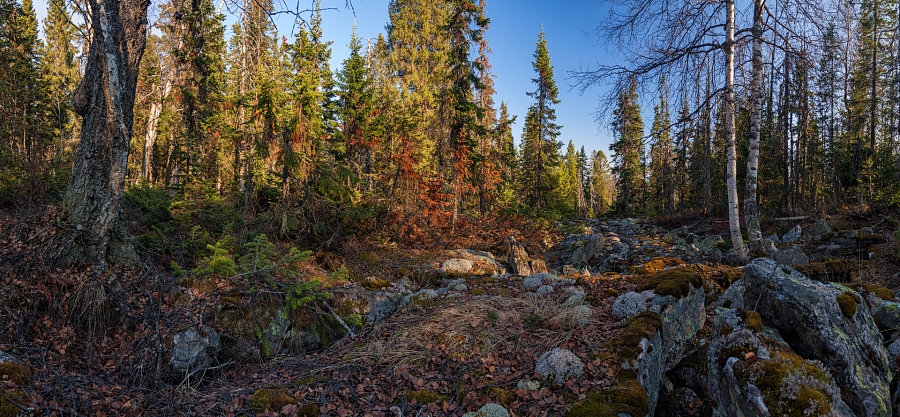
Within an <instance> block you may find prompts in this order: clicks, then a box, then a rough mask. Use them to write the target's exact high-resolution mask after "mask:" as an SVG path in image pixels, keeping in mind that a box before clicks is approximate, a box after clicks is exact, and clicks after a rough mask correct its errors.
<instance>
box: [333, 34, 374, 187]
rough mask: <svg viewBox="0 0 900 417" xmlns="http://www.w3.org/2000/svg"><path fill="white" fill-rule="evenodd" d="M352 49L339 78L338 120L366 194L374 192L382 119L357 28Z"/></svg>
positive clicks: (355, 171) (355, 170) (339, 73)
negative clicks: (374, 171) (380, 122)
mask: <svg viewBox="0 0 900 417" xmlns="http://www.w3.org/2000/svg"><path fill="white" fill-rule="evenodd" d="M349 46H350V56H349V57H347V59H345V60H344V63H343V68H342V69H341V71H340V72H338V74H337V85H336V87H337V91H338V93H337V94H338V99H337V103H336V104H337V119H338V121H339V123H340V129H339V130H340V136H342V140H343V141H344V142H346V144H347V149H348V153H349V157H350V161H351V165H352V167H353V170H354V173H355V175H356V176H358V177H360V178H365V183H366V191H367V192H372V187H373V182H372V181H373V180H372V165H373V157H374V153H375V150H376V148H377V147H378V146H379V145H380V142H381V134H380V132H379V131H378V130H379V129H378V128H379V126H380V124H379V123H378V119H379V118H380V116H379V115H378V112H377V111H376V109H375V96H374V94H375V89H374V86H373V85H372V79H371V77H370V75H369V69H368V68H367V66H366V58H365V57H363V56H362V42H361V41H360V39H359V36H357V34H356V26H354V27H353V35H352V37H351V38H350V45H349Z"/></svg>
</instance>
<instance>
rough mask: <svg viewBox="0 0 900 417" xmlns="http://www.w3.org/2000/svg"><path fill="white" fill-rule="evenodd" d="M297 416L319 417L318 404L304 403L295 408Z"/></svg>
mask: <svg viewBox="0 0 900 417" xmlns="http://www.w3.org/2000/svg"><path fill="white" fill-rule="evenodd" d="M295 415H296V416H297V417H319V406H318V405H316V404H306V405H304V406H303V407H300V409H299V410H297V414H295Z"/></svg>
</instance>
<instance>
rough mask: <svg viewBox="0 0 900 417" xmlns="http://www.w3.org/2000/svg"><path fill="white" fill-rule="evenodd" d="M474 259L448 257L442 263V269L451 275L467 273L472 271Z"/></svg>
mask: <svg viewBox="0 0 900 417" xmlns="http://www.w3.org/2000/svg"><path fill="white" fill-rule="evenodd" d="M472 266H473V264H472V261H470V260H468V259H457V258H454V259H448V260H446V261H444V263H443V264H441V271H443V272H444V273H445V274H449V275H466V274H468V273H469V272H470V271H472Z"/></svg>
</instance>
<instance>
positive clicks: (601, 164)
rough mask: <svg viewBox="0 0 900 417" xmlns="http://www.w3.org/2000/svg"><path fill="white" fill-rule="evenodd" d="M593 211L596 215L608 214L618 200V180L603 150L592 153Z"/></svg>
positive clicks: (591, 188) (591, 202) (591, 185)
mask: <svg viewBox="0 0 900 417" xmlns="http://www.w3.org/2000/svg"><path fill="white" fill-rule="evenodd" d="M590 190H591V192H590V194H591V201H590V205H591V211H593V213H594V217H596V218H599V217H601V216H604V215H606V214H607V213H608V212H609V210H610V208H612V206H613V204H614V203H615V200H616V181H615V178H614V177H613V172H612V169H610V166H609V160H607V159H606V154H604V153H603V151H600V150H598V151H594V152H592V153H591V177H590Z"/></svg>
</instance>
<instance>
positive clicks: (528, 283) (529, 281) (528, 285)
mask: <svg viewBox="0 0 900 417" xmlns="http://www.w3.org/2000/svg"><path fill="white" fill-rule="evenodd" d="M538 275H540V274H538ZM541 285H544V279H543V277H540V276H535V275H530V276H528V277H526V278H525V279H523V280H522V286H523V287H525V289H529V290H532V289H535V288H540V286H541Z"/></svg>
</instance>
